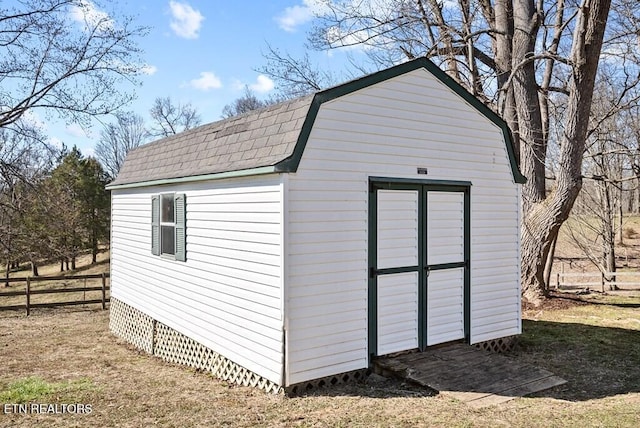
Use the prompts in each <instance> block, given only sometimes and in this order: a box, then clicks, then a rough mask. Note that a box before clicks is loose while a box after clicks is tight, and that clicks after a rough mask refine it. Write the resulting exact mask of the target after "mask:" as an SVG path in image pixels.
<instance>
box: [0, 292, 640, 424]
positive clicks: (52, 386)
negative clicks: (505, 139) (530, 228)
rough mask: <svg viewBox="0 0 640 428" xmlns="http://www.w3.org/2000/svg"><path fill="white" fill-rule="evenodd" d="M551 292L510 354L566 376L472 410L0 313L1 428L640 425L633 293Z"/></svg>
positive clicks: (73, 319) (390, 387)
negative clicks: (227, 373)
mask: <svg viewBox="0 0 640 428" xmlns="http://www.w3.org/2000/svg"><path fill="white" fill-rule="evenodd" d="M598 299H599V300H598V301H595V302H591V303H584V302H574V301H570V300H564V299H555V300H553V301H552V302H551V303H550V304H548V305H546V306H545V307H543V309H531V310H529V309H525V310H524V312H523V316H524V318H525V319H524V322H523V327H524V334H523V335H522V337H521V341H520V345H519V347H518V348H517V349H516V351H515V352H514V353H513V354H511V356H512V357H513V358H516V359H518V360H522V361H526V362H528V363H533V364H536V365H539V366H541V367H544V368H547V369H549V370H551V371H553V372H554V373H556V374H557V375H559V376H561V377H563V378H565V379H566V380H568V383H567V384H565V385H562V386H559V387H556V388H554V389H550V390H547V391H542V392H540V393H538V394H537V395H535V396H531V397H525V398H519V399H516V400H512V401H510V402H507V403H503V404H500V405H497V406H493V407H489V408H484V409H472V408H470V407H468V406H466V405H465V404H462V403H459V402H456V401H454V400H452V399H450V398H446V397H442V396H428V394H423V393H421V392H420V390H418V389H416V387H414V386H412V385H406V384H403V383H402V382H401V381H397V380H387V381H380V380H379V379H378V380H377V381H376V382H369V383H361V384H354V385H347V386H344V385H343V386H340V387H335V388H333V389H325V390H321V391H317V392H315V393H313V394H310V395H307V396H303V397H297V398H286V397H283V396H277V395H270V394H265V393H263V392H261V391H259V390H255V389H251V388H244V387H236V386H231V385H228V384H226V383H225V382H221V381H218V380H216V379H214V378H212V377H211V376H209V375H207V374H203V373H198V372H195V371H193V370H190V369H186V368H183V367H179V366H175V365H170V364H167V363H164V362H163V361H161V360H159V359H158V358H155V357H151V356H148V355H146V354H144V353H141V352H139V351H136V350H135V349H134V348H132V347H130V346H129V345H127V344H125V343H124V342H123V341H121V340H119V339H117V338H115V337H114V336H112V335H111V334H110V333H109V332H108V328H107V324H108V312H106V311H101V310H78V309H77V308H76V309H73V308H72V309H55V310H44V309H43V310H39V311H38V312H37V313H35V314H34V315H32V316H30V317H29V318H27V317H25V316H24V315H23V314H22V313H17V312H5V313H0V325H1V326H2V327H0V368H1V369H0V426H3V427H4V426H6V427H34V426H48V427H75V426H77V427H86V426H94V427H147V426H162V427H189V426H233V427H236V426H240V427H254V426H283V427H288V426H314V427H317V426H331V427H335V426H345V427H353V426H362V427H365V426H366V427H369V426H384V427H387V426H406V427H414V426H446V427H456V426H460V427H476V426H477V427H489V426H504V427H511V426H523V427H553V426H559V427H560V426H579V427H592V426H593V427H596V426H597V427H601V426H607V427H608V426H616V427H637V426H640V300H639V299H635V300H631V301H624V302H619V301H614V302H613V303H616V305H611V304H609V303H611V302H608V301H606V296H598ZM20 402H25V403H34V402H35V403H45V404H50V403H53V404H55V403H57V404H59V405H62V404H71V403H80V404H90V405H91V413H90V414H76V415H69V414H28V415H24V414H15V413H11V412H9V413H8V414H5V412H4V410H5V409H4V406H3V405H4V404H17V403H20Z"/></svg>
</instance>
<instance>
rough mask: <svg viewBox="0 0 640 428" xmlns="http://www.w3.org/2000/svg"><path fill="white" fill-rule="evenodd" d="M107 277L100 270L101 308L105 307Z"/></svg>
mask: <svg viewBox="0 0 640 428" xmlns="http://www.w3.org/2000/svg"><path fill="white" fill-rule="evenodd" d="M106 302H107V279H106V275H105V274H104V272H102V310H103V311H104V310H105V309H107V303H106Z"/></svg>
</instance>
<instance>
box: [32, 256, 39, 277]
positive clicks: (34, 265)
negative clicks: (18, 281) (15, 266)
mask: <svg viewBox="0 0 640 428" xmlns="http://www.w3.org/2000/svg"><path fill="white" fill-rule="evenodd" d="M31 275H33V276H38V264H37V263H36V262H34V261H33V260H31Z"/></svg>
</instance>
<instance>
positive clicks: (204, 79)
mask: <svg viewBox="0 0 640 428" xmlns="http://www.w3.org/2000/svg"><path fill="white" fill-rule="evenodd" d="M189 86H191V87H192V88H195V89H199V90H201V91H208V90H210V89H218V88H222V82H221V81H220V79H219V78H218V77H217V76H216V75H215V74H213V73H212V72H210V71H203V72H201V73H200V77H199V78H197V79H193V80H191V81H189Z"/></svg>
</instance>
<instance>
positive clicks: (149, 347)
mask: <svg viewBox="0 0 640 428" xmlns="http://www.w3.org/2000/svg"><path fill="white" fill-rule="evenodd" d="M154 324H155V320H154V319H153V318H151V317H150V316H148V315H146V314H144V313H142V312H140V311H139V310H137V309H135V308H132V307H131V306H129V305H127V304H126V303H123V302H121V301H120V300H118V299H114V298H113V297H112V298H111V304H110V308H109V330H111V332H113V334H115V335H116V336H120V337H121V338H123V339H124V340H126V341H127V342H129V343H131V344H133V345H134V346H135V347H136V348H138V349H142V350H143V351H145V352H148V353H149V354H153V329H154Z"/></svg>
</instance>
